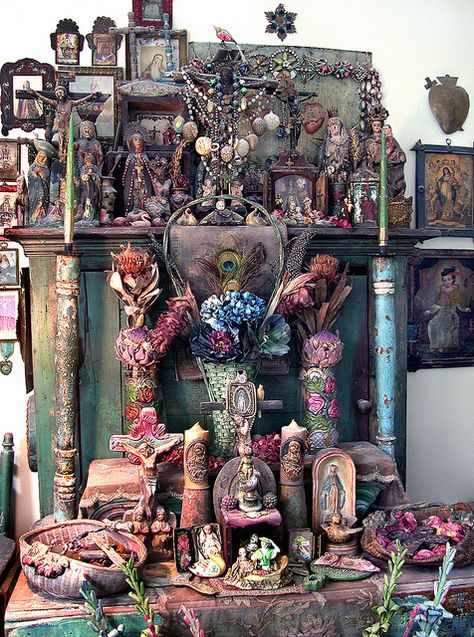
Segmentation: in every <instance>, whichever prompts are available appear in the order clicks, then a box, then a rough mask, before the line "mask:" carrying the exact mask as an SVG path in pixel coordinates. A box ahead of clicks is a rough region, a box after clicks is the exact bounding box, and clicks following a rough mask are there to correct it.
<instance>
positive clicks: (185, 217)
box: [176, 208, 199, 226]
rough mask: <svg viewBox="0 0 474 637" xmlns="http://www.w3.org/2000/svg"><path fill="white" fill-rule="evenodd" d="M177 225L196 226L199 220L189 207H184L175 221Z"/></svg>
mask: <svg viewBox="0 0 474 637" xmlns="http://www.w3.org/2000/svg"><path fill="white" fill-rule="evenodd" d="M176 225H178V226H198V225H199V221H198V220H197V219H196V217H195V216H194V215H193V213H192V211H191V208H186V210H185V211H184V212H183V214H182V215H181V216H180V218H179V219H178V220H177V221H176Z"/></svg>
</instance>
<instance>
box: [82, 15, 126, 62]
mask: <svg viewBox="0 0 474 637" xmlns="http://www.w3.org/2000/svg"><path fill="white" fill-rule="evenodd" d="M112 27H113V28H114V27H116V24H115V22H114V21H113V20H112V18H107V17H105V16H101V17H99V18H96V19H95V21H94V25H93V27H92V32H91V33H88V34H87V35H86V40H87V44H88V45H89V48H90V49H91V51H92V66H100V67H109V66H117V60H118V50H119V48H120V45H121V43H122V35H120V34H119V35H113V34H111V33H109V29H110V28H112Z"/></svg>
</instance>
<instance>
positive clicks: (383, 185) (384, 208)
mask: <svg viewBox="0 0 474 637" xmlns="http://www.w3.org/2000/svg"><path fill="white" fill-rule="evenodd" d="M387 244H388V198H387V153H386V139H385V133H384V132H383V131H382V132H381V138H380V197H379V246H386V245H387Z"/></svg>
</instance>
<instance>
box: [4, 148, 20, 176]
mask: <svg viewBox="0 0 474 637" xmlns="http://www.w3.org/2000/svg"><path fill="white" fill-rule="evenodd" d="M19 169H20V153H19V148H18V142H17V141H16V139H0V180H2V181H14V180H16V178H17V175H18V172H19Z"/></svg>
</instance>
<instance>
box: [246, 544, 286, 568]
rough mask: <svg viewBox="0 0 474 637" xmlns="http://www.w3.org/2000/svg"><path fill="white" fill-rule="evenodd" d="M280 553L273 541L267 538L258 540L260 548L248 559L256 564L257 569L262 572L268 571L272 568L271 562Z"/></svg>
mask: <svg viewBox="0 0 474 637" xmlns="http://www.w3.org/2000/svg"><path fill="white" fill-rule="evenodd" d="M278 553H280V549H279V548H278V546H277V545H276V544H275V542H274V541H273V540H270V539H269V538H267V537H261V538H260V547H259V548H258V549H257V550H256V551H254V552H253V553H252V555H251V556H250V559H251V560H252V562H256V563H257V566H258V568H261V569H262V570H263V571H270V570H271V567H272V561H273V560H274V559H275V558H276V556H277V555H278Z"/></svg>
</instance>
